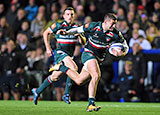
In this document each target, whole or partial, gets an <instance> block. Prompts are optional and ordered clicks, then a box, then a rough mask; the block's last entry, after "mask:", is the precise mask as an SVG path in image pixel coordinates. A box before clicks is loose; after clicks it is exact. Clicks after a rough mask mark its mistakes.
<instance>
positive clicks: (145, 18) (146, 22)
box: [139, 14, 150, 31]
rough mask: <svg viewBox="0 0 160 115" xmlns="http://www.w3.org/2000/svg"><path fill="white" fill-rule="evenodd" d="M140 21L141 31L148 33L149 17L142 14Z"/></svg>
mask: <svg viewBox="0 0 160 115" xmlns="http://www.w3.org/2000/svg"><path fill="white" fill-rule="evenodd" d="M139 21H140V22H139V24H140V27H141V29H142V30H144V31H146V30H147V29H148V27H149V25H150V23H149V20H148V16H147V15H146V14H142V15H141V17H140V20H139Z"/></svg>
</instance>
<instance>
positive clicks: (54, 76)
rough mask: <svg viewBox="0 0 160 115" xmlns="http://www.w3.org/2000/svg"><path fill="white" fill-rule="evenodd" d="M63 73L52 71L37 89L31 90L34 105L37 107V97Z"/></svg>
mask: <svg viewBox="0 0 160 115" xmlns="http://www.w3.org/2000/svg"><path fill="white" fill-rule="evenodd" d="M62 74H63V73H62V72H61V71H53V72H52V74H51V75H49V76H48V77H47V78H46V79H45V80H44V81H43V83H42V84H41V86H40V87H39V88H33V89H32V93H33V96H34V99H33V101H34V104H35V105H37V100H38V97H39V95H40V94H41V93H42V92H43V91H44V90H45V89H46V88H47V87H48V86H49V85H51V84H52V83H53V82H54V81H57V80H58V78H59V77H60V76H61V75H62Z"/></svg>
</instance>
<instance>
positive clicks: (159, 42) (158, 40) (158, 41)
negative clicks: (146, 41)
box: [151, 29, 160, 49]
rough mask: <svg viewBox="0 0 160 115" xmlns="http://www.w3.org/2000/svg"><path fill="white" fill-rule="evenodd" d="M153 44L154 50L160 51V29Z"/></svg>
mask: <svg viewBox="0 0 160 115" xmlns="http://www.w3.org/2000/svg"><path fill="white" fill-rule="evenodd" d="M151 44H152V47H153V48H156V49H160V29H159V30H158V35H157V36H156V37H154V39H153V41H152V43H151Z"/></svg>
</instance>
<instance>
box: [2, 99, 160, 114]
mask: <svg viewBox="0 0 160 115" xmlns="http://www.w3.org/2000/svg"><path fill="white" fill-rule="evenodd" d="M87 104H88V102H81V101H75V102H73V101H72V103H71V104H70V105H68V104H66V103H64V102H58V101H39V102H38V105H34V104H33V102H31V101H0V115H91V114H92V115H160V109H159V108H160V104H158V103H111V102H97V103H96V104H97V105H98V106H102V108H101V109H100V111H98V112H95V111H93V112H86V106H87Z"/></svg>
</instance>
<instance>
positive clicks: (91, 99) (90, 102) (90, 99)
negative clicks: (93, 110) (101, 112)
mask: <svg viewBox="0 0 160 115" xmlns="http://www.w3.org/2000/svg"><path fill="white" fill-rule="evenodd" d="M94 101H95V98H88V102H89V104H88V106H89V105H91V104H92V105H95V104H94Z"/></svg>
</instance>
